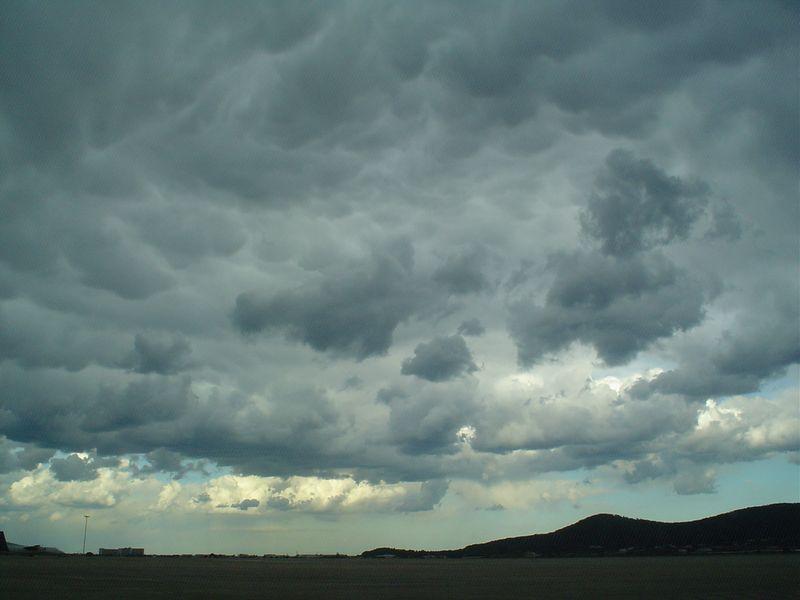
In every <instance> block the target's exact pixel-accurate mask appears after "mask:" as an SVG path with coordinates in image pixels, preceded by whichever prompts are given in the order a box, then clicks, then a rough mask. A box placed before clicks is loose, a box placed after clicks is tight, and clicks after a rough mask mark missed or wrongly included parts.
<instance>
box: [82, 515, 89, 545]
mask: <svg viewBox="0 0 800 600" xmlns="http://www.w3.org/2000/svg"><path fill="white" fill-rule="evenodd" d="M87 527H89V515H83V553H84V554H86V528H87Z"/></svg>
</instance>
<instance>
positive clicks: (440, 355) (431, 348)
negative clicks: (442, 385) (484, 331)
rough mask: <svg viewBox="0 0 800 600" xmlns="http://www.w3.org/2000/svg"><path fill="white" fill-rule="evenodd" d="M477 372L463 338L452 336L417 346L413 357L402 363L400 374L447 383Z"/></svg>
mask: <svg viewBox="0 0 800 600" xmlns="http://www.w3.org/2000/svg"><path fill="white" fill-rule="evenodd" d="M477 370H478V367H477V365H476V364H475V362H474V361H473V360H472V353H471V352H470V351H469V348H468V347H467V343H466V342H465V341H464V338H463V337H461V336H460V335H453V336H450V337H439V338H434V339H432V340H431V341H430V342H427V343H425V342H423V343H422V344H419V345H418V346H417V347H416V348H415V349H414V356H413V357H410V358H407V359H405V360H404V361H403V366H402V368H401V370H400V372H401V373H402V374H403V375H416V376H417V377H419V378H420V379H427V380H428V381H447V380H448V379H453V378H454V377H459V376H461V375H464V374H467V373H474V372H475V371H477Z"/></svg>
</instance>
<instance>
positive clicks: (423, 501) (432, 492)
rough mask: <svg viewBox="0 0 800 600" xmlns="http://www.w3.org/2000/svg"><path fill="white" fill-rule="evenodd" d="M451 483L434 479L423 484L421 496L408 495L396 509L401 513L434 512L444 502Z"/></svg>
mask: <svg viewBox="0 0 800 600" xmlns="http://www.w3.org/2000/svg"><path fill="white" fill-rule="evenodd" d="M449 486H450V483H449V482H448V481H446V480H443V479H433V480H430V481H426V482H424V483H423V484H422V487H421V489H420V492H419V494H408V495H407V496H406V497H405V498H404V499H403V501H402V502H401V503H400V504H399V506H398V507H397V508H396V509H395V510H397V511H399V512H422V511H426V510H432V509H433V508H434V507H435V506H436V505H437V504H439V502H441V501H442V498H444V495H445V494H446V493H447V488H448V487H449Z"/></svg>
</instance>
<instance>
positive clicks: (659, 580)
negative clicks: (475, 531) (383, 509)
mask: <svg viewBox="0 0 800 600" xmlns="http://www.w3.org/2000/svg"><path fill="white" fill-rule="evenodd" d="M0 597H2V598H14V599H19V598H85V599H91V598H115V599H117V598H276V599H278V598H280V599H284V598H325V599H326V600H327V599H331V598H348V599H360V598H382V599H384V598H458V599H465V598H532V599H537V598H791V597H800V556H799V555H758V556H704V557H695V556H688V557H630V558H600V559H592V558H586V559H584V558H573V559H537V560H525V559H517V560H397V559H384V560H381V559H372V560H364V559H338V560H336V559H303V558H297V559H295V558H291V559H230V558H167V557H145V558H110V557H108V558H106V557H104V558H100V557H80V556H67V557H44V556H37V557H26V556H0Z"/></svg>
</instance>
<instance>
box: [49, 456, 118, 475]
mask: <svg viewBox="0 0 800 600" xmlns="http://www.w3.org/2000/svg"><path fill="white" fill-rule="evenodd" d="M118 463H119V461H118V460H117V459H115V458H98V457H97V456H88V457H86V458H83V457H81V456H78V455H77V454H70V455H69V456H67V457H66V458H51V459H50V470H51V471H52V472H53V475H55V478H56V479H57V480H58V481H91V480H92V479H97V469H100V468H103V467H116V466H117V464H118Z"/></svg>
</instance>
